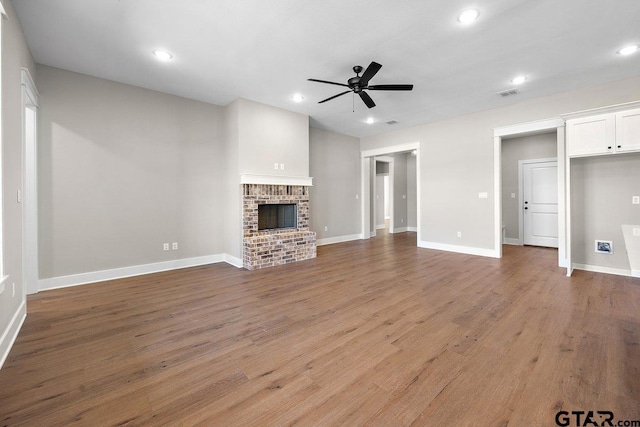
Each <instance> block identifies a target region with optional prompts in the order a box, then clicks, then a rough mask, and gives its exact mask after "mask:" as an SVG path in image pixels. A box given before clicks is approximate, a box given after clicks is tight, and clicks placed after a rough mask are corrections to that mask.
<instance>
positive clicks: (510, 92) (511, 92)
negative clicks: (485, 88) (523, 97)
mask: <svg viewBox="0 0 640 427" xmlns="http://www.w3.org/2000/svg"><path fill="white" fill-rule="evenodd" d="M519 93H520V92H519V91H518V89H507V90H503V91H502V92H498V95H500V96H501V97H503V98H504V97H505V96H511V95H517V94H519Z"/></svg>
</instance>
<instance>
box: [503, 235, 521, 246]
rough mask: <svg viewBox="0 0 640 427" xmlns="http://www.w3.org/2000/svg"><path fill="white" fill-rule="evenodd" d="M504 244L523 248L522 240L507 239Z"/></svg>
mask: <svg viewBox="0 0 640 427" xmlns="http://www.w3.org/2000/svg"><path fill="white" fill-rule="evenodd" d="M502 243H504V244H505V245H514V246H522V242H521V241H520V239H513V238H511V237H505V238H504V241H503V242H502Z"/></svg>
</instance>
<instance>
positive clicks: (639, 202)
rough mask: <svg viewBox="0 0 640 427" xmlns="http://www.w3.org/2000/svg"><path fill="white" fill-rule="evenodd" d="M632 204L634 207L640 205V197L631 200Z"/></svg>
mask: <svg viewBox="0 0 640 427" xmlns="http://www.w3.org/2000/svg"><path fill="white" fill-rule="evenodd" d="M631 203H633V204H634V205H640V196H633V197H632V198H631Z"/></svg>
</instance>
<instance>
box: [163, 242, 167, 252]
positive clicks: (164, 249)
mask: <svg viewBox="0 0 640 427" xmlns="http://www.w3.org/2000/svg"><path fill="white" fill-rule="evenodd" d="M162 250H163V251H168V250H169V244H168V243H163V244H162Z"/></svg>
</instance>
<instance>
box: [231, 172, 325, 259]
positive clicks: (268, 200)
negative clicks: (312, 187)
mask: <svg viewBox="0 0 640 427" xmlns="http://www.w3.org/2000/svg"><path fill="white" fill-rule="evenodd" d="M268 204H295V205H296V206H297V209H296V211H297V221H296V227H295V228H281V229H277V228H276V229H269V230H259V229H258V206H259V205H268ZM242 218H243V219H242V229H243V238H242V247H243V251H242V257H243V266H244V268H246V269H248V270H257V269H259V268H265V267H271V266H275V265H282V264H287V263H290V262H295V261H302V260H305V259H310V258H315V257H316V233H314V232H312V231H310V230H309V187H308V186H307V185H271V184H242Z"/></svg>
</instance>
